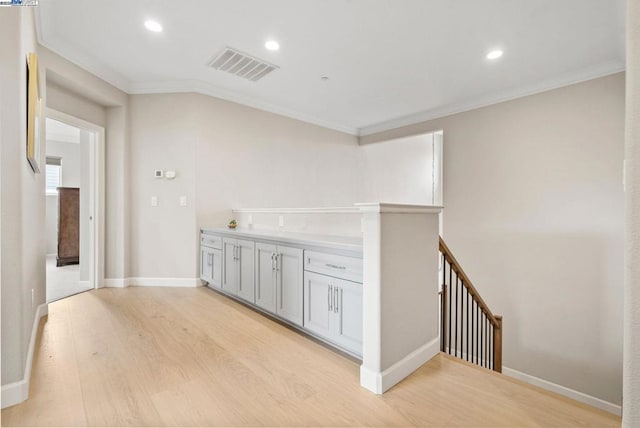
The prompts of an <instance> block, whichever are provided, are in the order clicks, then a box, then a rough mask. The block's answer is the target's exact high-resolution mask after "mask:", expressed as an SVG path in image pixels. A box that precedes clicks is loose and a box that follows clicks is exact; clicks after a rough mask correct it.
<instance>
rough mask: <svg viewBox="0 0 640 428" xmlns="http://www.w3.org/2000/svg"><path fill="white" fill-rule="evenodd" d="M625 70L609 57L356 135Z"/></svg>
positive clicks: (427, 111) (403, 117) (520, 96)
mask: <svg viewBox="0 0 640 428" xmlns="http://www.w3.org/2000/svg"><path fill="white" fill-rule="evenodd" d="M624 70H625V64H624V63H620V62H618V61H612V62H608V63H605V64H602V65H599V66H596V67H591V68H588V69H586V70H581V71H578V72H573V73H567V74H564V75H561V76H559V77H556V78H555V79H550V80H547V81H546V82H542V83H537V84H534V85H529V86H524V87H521V88H517V89H515V90H508V91H502V92H498V93H491V94H489V95H486V96H481V97H477V98H473V99H470V100H467V101H464V102H461V103H453V104H449V105H444V106H441V107H437V108H434V109H430V110H426V111H422V112H419V113H414V114H410V115H406V116H401V117H397V118H395V119H391V120H386V121H384V122H380V123H374V124H371V125H368V126H364V127H362V128H360V129H359V130H358V135H359V136H360V137H365V136H368V135H373V134H377V133H379V132H384V131H389V130H391V129H396V128H401V127H403V126H409V125H415V124H417V123H421V122H426V121H429V120H435V119H440V118H442V117H446V116H451V115H454V114H458V113H464V112H466V111H470V110H475V109H478V108H481V107H487V106H490V105H493V104H499V103H502V102H505V101H511V100H514V99H517V98H523V97H527V96H529V95H535V94H539V93H541V92H547V91H551V90H553V89H558V88H562V87H564V86H569V85H574V84H576V83H581V82H586V81H588V80H593V79H597V78H600V77H605V76H609V75H611V74H615V73H620V72H622V71H624Z"/></svg>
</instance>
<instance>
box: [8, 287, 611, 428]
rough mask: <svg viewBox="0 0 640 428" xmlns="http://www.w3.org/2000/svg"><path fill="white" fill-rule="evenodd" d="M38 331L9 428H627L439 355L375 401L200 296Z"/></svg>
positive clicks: (269, 331)
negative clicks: (27, 383) (25, 396)
mask: <svg viewBox="0 0 640 428" xmlns="http://www.w3.org/2000/svg"><path fill="white" fill-rule="evenodd" d="M40 328H41V335H40V340H39V344H38V347H37V351H36V355H35V361H34V367H33V374H32V381H31V395H30V397H31V398H30V399H29V400H27V401H26V402H24V403H22V404H19V405H17V406H13V407H11V408H8V409H5V410H3V411H2V425H3V426H14V425H22V426H25V425H28V426H42V425H55V426H69V425H76V426H78V425H80V426H85V425H88V426H132V425H134V426H149V425H153V426H162V425H177V426H196V425H199V426H216V425H217V426H220V425H223V426H241V425H244V426H475V427H480V426H486V427H499V426H502V427H516V426H522V427H553V426H557V427H568V426H594V427H596V426H597V427H609V426H620V419H619V418H617V417H614V416H612V415H609V414H607V413H604V412H602V411H599V410H596V409H593V408H590V407H587V406H585V405H582V404H580V403H577V402H575V401H572V400H569V399H566V398H563V397H560V396H557V395H554V394H551V393H548V392H545V391H542V390H540V389H537V388H534V387H531V386H528V385H526V384H523V383H521V382H519V381H516V380H513V379H510V378H507V377H504V376H502V375H498V374H496V373H493V372H490V371H488V370H484V369H480V368H476V367H473V366H470V365H468V364H466V363H463V362H459V361H458V360H455V359H453V358H451V357H447V356H444V355H439V356H437V357H436V358H434V359H433V360H431V361H430V362H429V363H427V364H425V365H424V366H423V367H422V368H421V369H420V370H418V371H417V372H416V373H414V374H413V375H411V376H410V377H409V378H407V379H405V380H404V381H403V382H402V383H401V384H399V385H397V386H396V387H394V388H392V389H391V390H390V391H388V392H387V393H386V394H385V395H384V396H376V395H374V394H371V393H369V392H368V391H366V390H364V389H363V388H361V387H360V386H359V382H358V371H359V367H358V364H357V363H356V362H354V361H352V360H350V359H348V358H345V357H344V356H341V355H339V354H337V353H335V352H333V351H331V350H330V349H327V348H325V347H324V346H322V345H320V344H318V343H316V342H315V341H312V340H310V339H309V338H307V337H304V336H302V335H300V334H298V333H296V332H294V331H292V330H290V329H289V328H287V327H285V326H282V325H280V324H279V323H277V322H274V321H272V320H269V319H267V318H265V317H263V316H262V315H260V314H258V313H256V312H254V311H252V310H250V309H248V308H247V307H244V306H243V305H240V304H239V303H237V302H234V301H232V300H230V299H228V298H225V297H223V296H221V295H219V294H217V293H215V292H213V291H211V290H208V289H205V288H136V287H131V288H126V289H115V288H112V289H101V290H97V291H90V292H87V293H83V294H79V295H76V296H72V297H70V298H67V299H63V300H60V301H57V302H54V303H52V304H50V305H49V316H48V320H47V322H46V323H42V324H41V326H40Z"/></svg>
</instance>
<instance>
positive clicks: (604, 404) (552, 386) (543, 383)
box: [502, 366, 622, 416]
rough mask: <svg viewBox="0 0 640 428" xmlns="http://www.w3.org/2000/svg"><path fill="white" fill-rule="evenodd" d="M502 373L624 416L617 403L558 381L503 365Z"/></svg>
mask: <svg viewBox="0 0 640 428" xmlns="http://www.w3.org/2000/svg"><path fill="white" fill-rule="evenodd" d="M502 374H504V375H507V376H509V377H513V378H515V379H519V380H521V381H523V382H526V383H528V384H531V385H535V386H537V387H540V388H542V389H546V390H547V391H551V392H555V393H556V394H560V395H563V396H565V397H568V398H571V399H573V400H576V401H579V402H581V403H584V404H588V405H590V406H593V407H596V408H598V409H600V410H604V411H605V412H609V413H613V414H614V415H617V416H622V407H621V406H618V405H617V404H613V403H610V402H608V401H604V400H601V399H600V398H596V397H593V396H591V395H588V394H585V393H583V392H580V391H576V390H574V389H571V388H567V387H565V386H562V385H558V384H557V383H553V382H549V381H548V380H544V379H540V378H538V377H535V376H531V375H529V374H526V373H522V372H520V371H518V370H514V369H510V368H509V367H504V366H503V367H502Z"/></svg>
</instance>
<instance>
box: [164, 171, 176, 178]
mask: <svg viewBox="0 0 640 428" xmlns="http://www.w3.org/2000/svg"><path fill="white" fill-rule="evenodd" d="M164 176H165V177H167V178H168V179H169V180H172V179H174V178H176V172H175V171H167V172H166V173H165V174H164Z"/></svg>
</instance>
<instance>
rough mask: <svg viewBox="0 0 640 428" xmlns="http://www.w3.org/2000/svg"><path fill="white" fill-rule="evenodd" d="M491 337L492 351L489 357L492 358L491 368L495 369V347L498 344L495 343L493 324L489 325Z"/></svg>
mask: <svg viewBox="0 0 640 428" xmlns="http://www.w3.org/2000/svg"><path fill="white" fill-rule="evenodd" d="M489 337H490V338H491V352H490V354H489V359H490V360H491V370H495V369H496V363H495V361H494V356H495V355H494V354H495V352H494V348H493V347H494V346H496V345H495V343H493V324H490V325H489Z"/></svg>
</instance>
